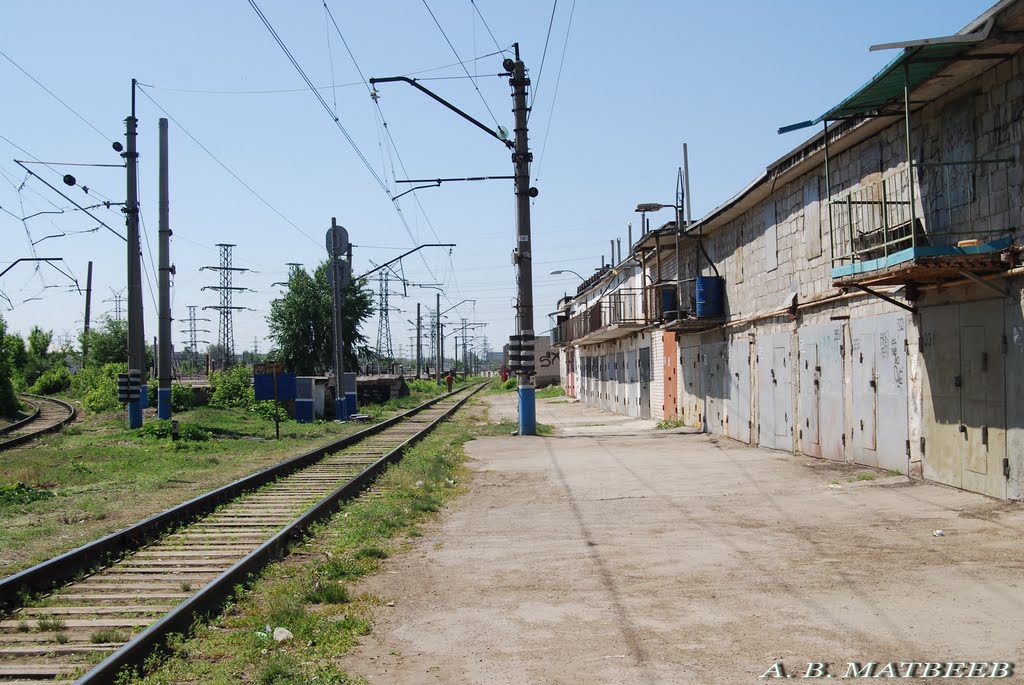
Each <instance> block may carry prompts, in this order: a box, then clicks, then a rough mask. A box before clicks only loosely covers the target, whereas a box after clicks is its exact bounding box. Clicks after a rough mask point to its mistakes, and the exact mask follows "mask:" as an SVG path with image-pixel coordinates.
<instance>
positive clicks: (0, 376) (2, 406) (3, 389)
mask: <svg viewBox="0 0 1024 685" xmlns="http://www.w3.org/2000/svg"><path fill="white" fill-rule="evenodd" d="M8 337H10V336H8V335H7V324H5V323H4V317H3V316H0V343H3V344H0V416H14V415H15V414H17V413H18V409H19V406H20V405H19V403H18V398H17V397H16V396H15V394H14V386H13V385H12V383H11V377H12V376H13V374H14V364H13V359H12V353H11V351H10V348H9V346H8V344H7V339H8ZM15 337H18V336H15ZM18 340H19V341H20V340H21V338H20V337H18Z"/></svg>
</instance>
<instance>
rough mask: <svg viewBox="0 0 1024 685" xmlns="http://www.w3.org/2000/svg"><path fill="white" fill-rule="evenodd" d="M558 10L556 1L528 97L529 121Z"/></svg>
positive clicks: (527, 115) (527, 114) (553, 4)
mask: <svg viewBox="0 0 1024 685" xmlns="http://www.w3.org/2000/svg"><path fill="white" fill-rule="evenodd" d="M556 9H558V0H555V1H554V2H553V3H552V4H551V18H550V19H548V33H547V35H546V36H545V37H544V51H543V52H542V53H541V54H540V68H539V69H538V70H537V80H536V81H535V82H534V84H533V93H532V94H531V96H530V109H529V111H528V112H527V113H526V117H527V121H529V117H530V112H532V111H533V103H534V102H536V101H537V90H538V89H539V88H540V79H541V77H542V76H544V60H545V59H547V56H548V41H549V40H551V27H552V26H554V25H555V10H556Z"/></svg>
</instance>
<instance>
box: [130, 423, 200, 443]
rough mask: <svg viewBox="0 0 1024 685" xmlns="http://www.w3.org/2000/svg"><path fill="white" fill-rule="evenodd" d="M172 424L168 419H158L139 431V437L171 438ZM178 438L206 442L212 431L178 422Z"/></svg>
mask: <svg viewBox="0 0 1024 685" xmlns="http://www.w3.org/2000/svg"><path fill="white" fill-rule="evenodd" d="M171 428H172V422H171V421H169V420H167V419H157V420H155V421H150V422H149V423H147V424H145V425H144V426H143V427H142V428H140V429H139V430H138V431H137V434H138V435H142V436H146V437H151V438H170V437H171ZM178 436H179V439H181V440H191V441H193V442H205V441H206V440H209V439H210V437H211V434H210V431H208V430H206V429H205V428H201V427H199V426H197V425H195V424H194V423H185V422H184V421H179V422H178Z"/></svg>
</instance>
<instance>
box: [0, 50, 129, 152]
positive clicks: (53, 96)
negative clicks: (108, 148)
mask: <svg viewBox="0 0 1024 685" xmlns="http://www.w3.org/2000/svg"><path fill="white" fill-rule="evenodd" d="M0 55H2V56H3V58H4V59H6V60H7V61H8V62H10V63H11V64H13V65H14V66H15V67H17V68H18V71H20V72H21V73H23V74H25V76H28V77H29V78H30V79H32V82H33V83H35V84H36V85H37V86H39V87H40V88H42V89H43V90H45V91H46V92H47V93H48V94H49V95H50V97H52V98H53V99H54V100H56V101H57V102H59V103H60V104H62V105H64V108H65V109H67V110H68V111H69V112H71V113H72V114H74V115H75V116H76V117H78V118H79V119H80V120H81V121H82V123H84V124H85V125H86V126H88V127H89V128H91V129H92V130H93V131H96V133H98V134H99V135H100V136H102V137H103V140H105V141H107V142H108V143H109V142H110V141H111V140H113V139H112V138H111V137H110V136H108V135H106V134H105V133H103V131H101V130H99V129H98V128H96V127H95V126H93V124H92V122H90V121H89V120H88V119H86V118H85V117H83V116H82V115H81V114H79V113H78V111H77V110H75V108H74V107H72V106H71V105H69V104H68V103H66V102H64V101H63V100H61V99H60V98H59V97H57V95H56V94H55V93H54V92H53V91H52V90H50V89H49V88H47V87H46V86H44V85H43V84H42V83H41V82H40V81H39V80H38V79H37V78H36V77H35V76H33V75H32V74H30V73H28V72H27V71H25V69H24V67H22V66H21V65H20V64H18V63H17V62H15V61H14V60H13V59H11V58H10V56H8V55H7V53H5V52H3V51H0Z"/></svg>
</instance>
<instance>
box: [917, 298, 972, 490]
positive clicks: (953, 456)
mask: <svg viewBox="0 0 1024 685" xmlns="http://www.w3.org/2000/svg"><path fill="white" fill-rule="evenodd" d="M959 326H960V305H949V306H944V307H925V308H923V309H922V310H921V361H922V364H921V377H922V397H923V407H922V412H921V420H922V437H923V438H924V443H923V445H918V449H923V451H924V454H923V456H922V469H923V474H924V477H925V478H927V479H929V480H934V481H937V482H939V483H946V484H947V485H952V486H955V487H960V483H961V465H960V461H961V458H960V441H961V440H962V438H961V437H960V383H961V382H962V379H961V377H960V336H959Z"/></svg>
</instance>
